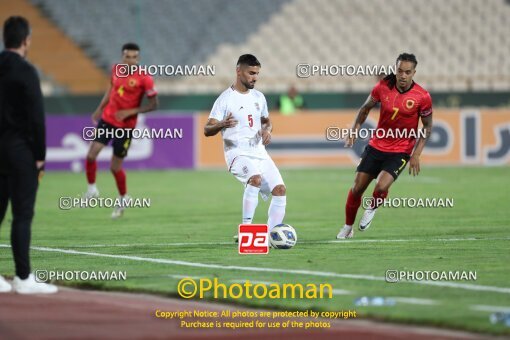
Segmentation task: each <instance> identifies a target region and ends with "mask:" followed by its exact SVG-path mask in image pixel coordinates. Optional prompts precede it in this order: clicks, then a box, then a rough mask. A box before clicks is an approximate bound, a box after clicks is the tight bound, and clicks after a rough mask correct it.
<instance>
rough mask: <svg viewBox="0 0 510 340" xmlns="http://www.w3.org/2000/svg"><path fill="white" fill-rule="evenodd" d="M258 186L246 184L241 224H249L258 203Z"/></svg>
mask: <svg viewBox="0 0 510 340" xmlns="http://www.w3.org/2000/svg"><path fill="white" fill-rule="evenodd" d="M259 191H260V188H257V187H254V186H253V185H250V184H247V185H246V188H245V189H244V195H243V224H251V223H252V221H253V215H255V209H257V205H258V204H259Z"/></svg>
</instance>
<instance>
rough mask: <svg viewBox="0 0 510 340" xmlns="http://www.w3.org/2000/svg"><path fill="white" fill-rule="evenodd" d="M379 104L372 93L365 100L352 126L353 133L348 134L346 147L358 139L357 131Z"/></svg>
mask: <svg viewBox="0 0 510 340" xmlns="http://www.w3.org/2000/svg"><path fill="white" fill-rule="evenodd" d="M376 104H377V102H376V101H375V100H374V98H373V97H372V95H371V94H370V95H369V96H368V98H367V100H365V103H363V105H362V106H361V108H360V109H359V111H358V115H357V116H356V120H355V121H354V125H353V126H352V132H353V133H352V134H350V135H349V136H347V138H346V141H345V146H346V147H349V148H350V147H351V146H352V145H353V144H354V141H355V140H356V137H355V136H356V132H357V131H358V130H359V129H360V128H361V125H363V123H364V122H365V120H367V117H368V114H369V113H370V110H372V108H373V107H374V106H375V105H376Z"/></svg>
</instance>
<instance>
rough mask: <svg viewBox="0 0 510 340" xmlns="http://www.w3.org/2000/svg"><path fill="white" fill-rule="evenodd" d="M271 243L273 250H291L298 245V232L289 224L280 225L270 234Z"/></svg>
mask: <svg viewBox="0 0 510 340" xmlns="http://www.w3.org/2000/svg"><path fill="white" fill-rule="evenodd" d="M269 242H270V243H271V245H272V246H273V248H277V249H290V248H292V247H294V246H295V245H296V242H297V234H296V230H295V229H294V228H293V227H292V226H290V225H288V224H283V223H282V224H278V225H276V226H275V227H274V228H273V229H271V231H270V232H269Z"/></svg>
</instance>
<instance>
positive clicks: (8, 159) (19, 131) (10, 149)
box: [0, 16, 57, 294]
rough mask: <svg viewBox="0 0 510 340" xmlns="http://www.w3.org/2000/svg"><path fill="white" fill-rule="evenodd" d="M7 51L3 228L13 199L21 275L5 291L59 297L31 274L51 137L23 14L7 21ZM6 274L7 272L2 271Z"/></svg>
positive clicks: (2, 94)
mask: <svg viewBox="0 0 510 340" xmlns="http://www.w3.org/2000/svg"><path fill="white" fill-rule="evenodd" d="M3 40H4V46H5V50H4V51H2V52H1V53H0V224H1V223H2V221H3V220H4V217H5V214H6V211H7V206H8V202H9V200H10V201H11V210H12V215H13V218H12V229H11V245H12V252H13V256H14V263H15V268H16V276H15V277H14V280H13V281H12V287H11V284H10V283H8V282H7V281H6V280H5V279H4V278H3V277H1V276H0V292H8V291H11V289H12V288H14V290H15V291H16V292H17V293H20V294H30V293H55V292H56V291H57V287H56V286H54V285H51V284H46V283H40V282H37V281H36V280H35V278H34V275H33V274H31V273H30V256H29V248H30V236H31V224H32V218H33V216H34V205H35V197H36V193H37V187H38V175H39V173H40V172H42V170H43V168H44V160H45V158H46V140H45V138H46V136H45V123H44V107H43V99H42V93H41V86H40V83H39V77H38V75H37V71H36V69H35V68H34V67H33V66H32V65H31V64H30V63H29V62H27V61H26V60H25V57H26V55H27V52H28V49H29V47H30V26H29V23H28V21H27V20H26V19H25V18H23V17H19V16H13V17H10V18H8V19H7V20H6V21H5V23H4V29H3ZM2 270H4V269H3V268H2Z"/></svg>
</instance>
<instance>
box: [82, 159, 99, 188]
mask: <svg viewBox="0 0 510 340" xmlns="http://www.w3.org/2000/svg"><path fill="white" fill-rule="evenodd" d="M85 170H86V172H87V182H89V184H94V183H96V170H97V162H96V161H89V160H88V159H87V160H86V161H85Z"/></svg>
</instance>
